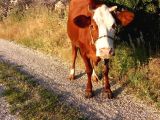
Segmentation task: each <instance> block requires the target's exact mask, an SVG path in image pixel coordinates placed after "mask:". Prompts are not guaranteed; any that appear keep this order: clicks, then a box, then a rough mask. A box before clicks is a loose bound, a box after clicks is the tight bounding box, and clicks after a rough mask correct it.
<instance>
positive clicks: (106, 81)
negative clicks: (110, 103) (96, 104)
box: [103, 59, 113, 99]
mask: <svg viewBox="0 0 160 120" xmlns="http://www.w3.org/2000/svg"><path fill="white" fill-rule="evenodd" d="M108 73H109V60H108V59H106V60H104V69H103V74H104V95H105V96H106V97H108V98H109V99H111V98H112V97H113V95H112V91H111V89H110V84H109V78H108Z"/></svg>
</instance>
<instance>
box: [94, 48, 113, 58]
mask: <svg viewBox="0 0 160 120" xmlns="http://www.w3.org/2000/svg"><path fill="white" fill-rule="evenodd" d="M114 55H115V52H114V49H113V48H100V49H99V50H97V52H96V56H98V57H100V58H101V59H109V58H111V57H112V56H114Z"/></svg>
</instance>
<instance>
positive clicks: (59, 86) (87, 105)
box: [0, 40, 160, 120]
mask: <svg viewBox="0 0 160 120" xmlns="http://www.w3.org/2000/svg"><path fill="white" fill-rule="evenodd" d="M0 59H3V60H7V61H9V62H10V63H13V64H17V65H20V66H21V70H24V71H26V72H28V73H29V74H31V75H34V76H35V77H37V78H39V79H40V81H41V82H43V84H44V85H45V86H47V87H48V88H51V89H53V90H54V91H55V92H57V93H60V94H62V96H63V97H62V98H63V99H65V100H66V101H67V102H68V104H71V105H74V106H77V107H79V108H80V110H81V111H84V114H85V115H86V116H88V117H89V119H90V120H160V112H159V111H158V110H156V109H155V108H154V107H149V106H148V105H146V104H145V103H144V102H142V101H139V100H137V99H136V98H135V97H133V96H130V95H127V94H126V92H125V89H123V88H122V87H121V86H119V85H117V84H114V83H112V84H111V85H112V86H111V89H112V91H113V92H114V94H115V96H116V98H114V99H112V100H109V99H105V98H103V97H102V94H101V86H102V85H101V84H100V83H99V84H94V85H93V86H94V91H95V97H93V98H91V99H85V98H84V90H85V83H86V80H85V79H86V75H83V76H82V77H80V78H79V79H77V80H74V81H69V80H67V76H68V74H69V67H68V65H67V63H64V62H61V60H59V59H58V58H56V57H51V56H48V55H44V54H42V53H40V52H37V51H34V50H31V49H28V48H25V47H23V46H21V45H17V44H15V43H13V42H9V41H4V40H0ZM76 73H77V74H83V73H84V71H81V70H79V71H78V72H76ZM0 107H3V106H0ZM0 110H1V108H0ZM0 114H1V113H0ZM0 116H1V115H0Z"/></svg>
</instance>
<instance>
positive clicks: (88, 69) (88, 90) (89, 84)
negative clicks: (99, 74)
mask: <svg viewBox="0 0 160 120" xmlns="http://www.w3.org/2000/svg"><path fill="white" fill-rule="evenodd" d="M82 58H83V61H84V63H85V66H86V73H87V77H88V80H87V86H86V91H85V97H86V98H91V97H92V96H93V92H92V81H91V77H92V65H91V63H90V60H89V58H87V57H86V56H82Z"/></svg>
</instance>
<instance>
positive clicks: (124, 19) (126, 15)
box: [116, 10, 134, 26]
mask: <svg viewBox="0 0 160 120" xmlns="http://www.w3.org/2000/svg"><path fill="white" fill-rule="evenodd" d="M116 18H117V19H118V20H119V21H120V23H121V24H122V26H127V25H128V24H129V23H131V22H132V21H133V19H134V13H133V12H129V11H126V10H125V11H122V12H119V11H117V12H116Z"/></svg>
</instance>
